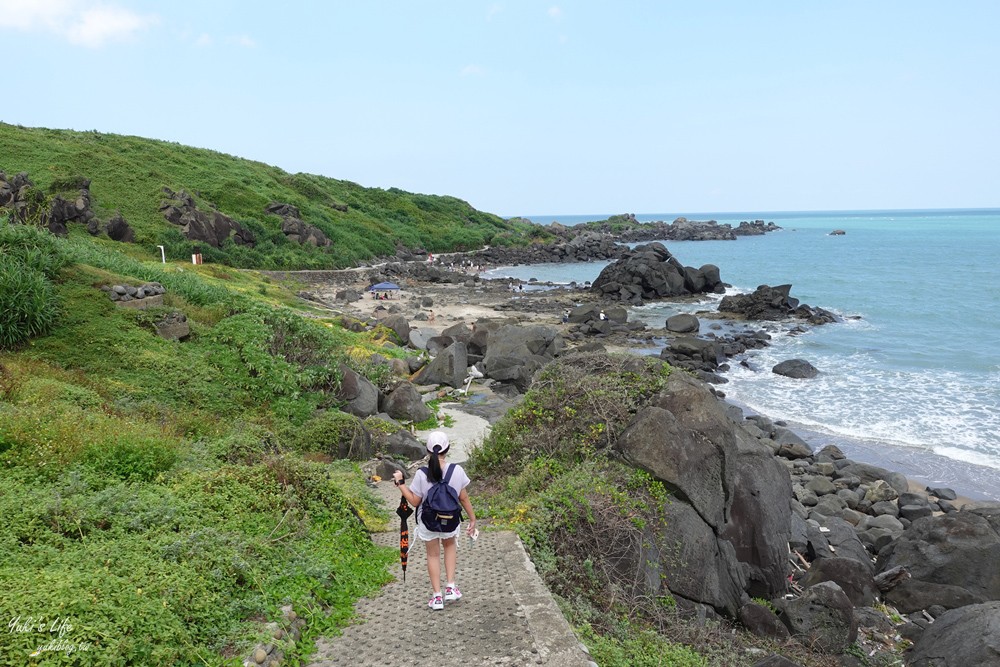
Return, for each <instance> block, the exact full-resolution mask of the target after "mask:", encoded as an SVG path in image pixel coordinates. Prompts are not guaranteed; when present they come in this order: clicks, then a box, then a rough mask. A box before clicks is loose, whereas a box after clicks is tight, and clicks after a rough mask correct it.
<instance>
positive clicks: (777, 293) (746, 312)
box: [719, 285, 840, 324]
mask: <svg viewBox="0 0 1000 667" xmlns="http://www.w3.org/2000/svg"><path fill="white" fill-rule="evenodd" d="M791 290H792V286H791V285H778V286H777V287H771V286H769V285H761V286H760V287H758V288H757V289H756V290H754V291H753V292H752V293H750V294H730V295H728V296H725V297H723V298H722V301H721V302H720V303H719V312H720V313H732V314H734V315H739V316H742V317H744V318H746V319H748V320H769V321H778V320H784V319H789V318H798V319H802V320H807V321H808V322H809V323H810V324H826V323H828V322H837V321H839V320H840V318H838V317H837V316H836V315H834V314H833V313H831V312H830V311H828V310H823V309H822V308H812V307H810V306H807V305H805V304H800V303H799V300H798V299H795V298H793V297H791V296H789V293H790V292H791Z"/></svg>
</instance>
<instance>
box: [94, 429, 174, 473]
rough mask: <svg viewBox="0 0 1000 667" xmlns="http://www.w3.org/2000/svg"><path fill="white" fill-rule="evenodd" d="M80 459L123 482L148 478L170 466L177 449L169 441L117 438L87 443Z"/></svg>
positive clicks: (172, 463)
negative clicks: (109, 440)
mask: <svg viewBox="0 0 1000 667" xmlns="http://www.w3.org/2000/svg"><path fill="white" fill-rule="evenodd" d="M81 458H82V460H83V462H84V463H86V464H88V465H90V466H91V467H92V468H94V469H95V470H97V471H98V472H102V473H107V474H111V475H114V476H115V477H118V478H119V479H123V480H127V481H136V480H137V481H149V480H152V479H155V478H156V476H157V475H159V474H160V473H162V472H166V471H167V470H169V469H170V468H172V467H173V465H174V464H175V463H176V462H177V459H178V452H177V448H176V447H175V446H172V443H168V442H163V441H161V440H158V439H156V440H150V439H148V438H126V437H119V438H116V439H115V440H113V441H111V442H101V443H94V444H92V445H89V446H87V447H86V448H85V449H84V450H83V456H82V457H81Z"/></svg>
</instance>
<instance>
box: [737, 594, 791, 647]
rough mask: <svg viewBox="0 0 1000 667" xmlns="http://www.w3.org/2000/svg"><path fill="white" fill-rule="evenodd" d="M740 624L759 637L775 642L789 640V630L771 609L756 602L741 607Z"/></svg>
mask: <svg viewBox="0 0 1000 667" xmlns="http://www.w3.org/2000/svg"><path fill="white" fill-rule="evenodd" d="M739 618H740V623H742V624H743V625H744V626H745V627H746V629H747V630H749V631H750V632H751V633H752V634H754V635H756V636H758V637H767V638H768V639H774V640H775V641H779V642H780V641H784V640H786V639H788V637H789V634H788V628H786V627H785V625H784V624H783V623H782V622H781V619H779V618H778V617H777V616H775V615H774V612H772V611H771V610H770V609H768V608H767V607H765V606H764V605H760V604H757V603H756V602H749V603H747V604H745V605H743V606H742V607H740V613H739Z"/></svg>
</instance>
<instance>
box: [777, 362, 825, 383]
mask: <svg viewBox="0 0 1000 667" xmlns="http://www.w3.org/2000/svg"><path fill="white" fill-rule="evenodd" d="M771 372H772V373H776V374H778V375H784V376H785V377H789V378H796V379H807V378H814V377H816V376H817V375H819V369H817V368H816V367H815V366H813V365H812V364H810V363H809V362H808V361H806V360H805V359H786V360H785V361H782V362H781V363H778V364H775V365H774V367H773V368H771Z"/></svg>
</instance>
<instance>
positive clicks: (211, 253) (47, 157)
mask: <svg viewBox="0 0 1000 667" xmlns="http://www.w3.org/2000/svg"><path fill="white" fill-rule="evenodd" d="M0 156H3V157H2V158H0V170H5V171H6V172H7V174H8V175H12V174H14V173H16V172H20V171H25V172H27V173H28V176H29V178H31V179H32V181H33V182H34V183H35V184H36V186H37V187H38V188H39V189H40V190H41V191H44V192H47V193H49V194H50V195H54V194H64V195H72V196H73V197H74V198H75V196H76V191H77V190H78V188H79V185H80V183H81V181H83V180H84V179H91V185H90V192H91V196H92V206H93V208H94V210H95V211H96V213H97V215H98V217H99V218H101V219H102V220H107V219H108V218H110V217H111V216H112V215H113V214H114V212H115V211H120V212H121V214H122V215H123V216H124V217H125V219H126V220H127V221H128V223H129V225H131V226H132V228H133V229H134V230H135V234H136V242H135V246H133V247H132V248H130V249H129V251H130V252H132V253H134V254H135V256H142V257H150V258H152V257H154V256H155V255H156V254H157V253H158V251H157V249H156V246H157V245H163V246H165V248H166V252H167V255H168V257H172V258H177V257H190V255H191V254H192V253H193V252H201V253H202V254H203V255H204V258H205V261H206V262H213V263H226V264H228V265H230V266H238V267H245V268H257V269H325V268H343V267H347V266H353V265H354V264H356V263H357V262H358V261H360V260H366V259H370V258H372V257H378V256H389V255H393V254H395V252H396V247H397V245H402V246H405V247H410V248H418V247H423V248H426V249H428V250H430V251H432V252H444V251H449V250H471V249H475V248H479V247H482V246H483V245H487V244H492V245H505V244H521V243H526V242H528V240H529V238H530V234H529V230H531V229H533V226H532V225H531V224H530V223H528V222H526V221H522V220H512V221H505V220H503V219H501V218H499V217H497V216H495V215H492V214H489V213H484V212H481V211H477V210H476V209H474V208H472V206H470V205H469V204H468V203H466V202H464V201H462V200H460V199H456V198H454V197H445V196H435V195H423V194H414V193H409V192H404V191H402V190H399V189H396V188H391V189H389V190H382V189H379V188H366V187H362V186H360V185H358V184H356V183H351V182H349V181H342V180H337V179H333V178H326V177H324V176H315V175H312V174H289V173H287V172H285V171H282V170H281V169H279V168H277V167H272V166H269V165H266V164H262V163H260V162H254V161H251V160H245V159H240V158H235V157H233V156H230V155H225V154H222V153H218V152H215V151H211V150H205V149H200V148H192V147H189V146H182V145H179V144H176V143H170V142H165V141H156V140H152V139H143V138H140V137H129V136H120V135H113V134H102V133H98V132H74V131H69V130H49V129H42V128H24V127H20V126H14V125H8V124H4V123H0ZM164 187H168V188H170V189H171V190H173V191H176V192H179V191H181V190H185V191H187V192H189V193H191V194H192V196H194V198H195V201H196V203H197V205H198V207H199V209H202V210H206V211H210V210H213V209H214V210H218V211H220V212H221V213H224V214H226V215H228V216H230V217H232V218H233V219H235V220H236V221H237V222H239V223H240V224H242V225H244V226H245V227H247V228H249V229H250V230H251V231H252V232H253V233H254V235H255V236H256V239H257V243H256V246H255V247H254V248H249V247H246V246H236V245H233V244H232V243H231V242H227V244H226V245H224V246H223V247H222V248H218V249H216V248H212V247H210V246H209V245H207V244H205V243H192V242H190V241H187V240H186V239H185V238H184V237H183V236H182V234H181V232H180V228H178V227H175V226H174V225H171V224H169V223H168V222H167V221H166V220H165V219H164V218H163V215H162V214H161V213H160V211H159V207H160V203H161V202H162V201H163V200H164V199H165V194H164V192H163V188H164ZM272 202H283V203H288V204H292V205H294V206H297V207H298V208H299V211H300V212H301V214H302V219H303V220H304V221H305V222H306V223H308V224H310V225H313V226H315V227H318V228H319V229H321V230H322V231H323V233H324V234H326V236H327V237H328V238H329V239H330V240H331V241H332V244H331V245H330V246H329V247H328V248H314V247H311V246H308V245H306V246H302V245H299V244H298V243H295V242H292V241H288V240H286V238H285V235H284V234H283V233H282V231H281V220H280V219H279V218H278V217H277V216H274V215H269V214H266V213H265V211H264V209H265V207H266V206H267V205H268V204H270V203H272ZM345 208H346V210H344V209H345ZM538 229H541V228H538Z"/></svg>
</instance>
